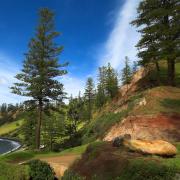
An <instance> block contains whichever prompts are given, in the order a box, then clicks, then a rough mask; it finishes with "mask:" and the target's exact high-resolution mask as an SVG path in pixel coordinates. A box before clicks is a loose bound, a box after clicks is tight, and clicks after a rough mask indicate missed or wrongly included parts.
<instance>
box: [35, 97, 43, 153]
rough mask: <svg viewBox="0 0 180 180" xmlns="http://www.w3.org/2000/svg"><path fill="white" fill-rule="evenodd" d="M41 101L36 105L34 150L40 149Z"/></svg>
mask: <svg viewBox="0 0 180 180" xmlns="http://www.w3.org/2000/svg"><path fill="white" fill-rule="evenodd" d="M42 106H43V104H42V100H39V105H38V121H37V127H36V149H37V150H39V149H40V142H41V122H42Z"/></svg>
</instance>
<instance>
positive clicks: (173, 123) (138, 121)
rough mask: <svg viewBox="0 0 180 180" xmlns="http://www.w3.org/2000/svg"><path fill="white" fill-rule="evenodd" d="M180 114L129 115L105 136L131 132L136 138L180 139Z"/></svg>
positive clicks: (111, 138) (113, 136) (107, 137)
mask: <svg viewBox="0 0 180 180" xmlns="http://www.w3.org/2000/svg"><path fill="white" fill-rule="evenodd" d="M179 129H180V115H157V116H129V117H127V118H126V119H124V120H123V121H121V122H120V123H117V124H115V125H114V126H113V127H112V128H111V129H110V130H109V132H108V133H107V134H106V136H105V137H104V140H105V141H112V140H113V139H114V138H115V137H117V136H121V135H124V134H130V135H131V137H132V138H134V139H144V140H158V139H161V140H167V141H171V142H173V141H180V130H179Z"/></svg>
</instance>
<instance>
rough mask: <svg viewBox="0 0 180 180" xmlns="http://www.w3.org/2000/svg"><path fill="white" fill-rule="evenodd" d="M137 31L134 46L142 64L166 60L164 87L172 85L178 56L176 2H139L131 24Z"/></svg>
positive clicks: (179, 19) (179, 17) (179, 16)
mask: <svg viewBox="0 0 180 180" xmlns="http://www.w3.org/2000/svg"><path fill="white" fill-rule="evenodd" d="M132 24H133V25H136V26H137V27H141V29H140V30H139V31H140V32H141V34H142V37H141V40H140V41H139V43H138V44H137V47H138V48H139V50H140V52H139V54H138V55H139V57H141V58H142V64H146V63H148V62H149V61H150V60H152V61H154V62H155V63H156V67H157V68H158V66H157V65H158V64H157V61H158V60H159V59H166V60H167V66H168V83H169V84H170V85H174V83H175V82H174V78H175V60H176V58H177V57H179V55H180V51H179V38H180V33H179V32H180V26H179V24H180V9H179V0H143V1H141V2H140V4H139V7H138V17H137V18H136V20H134V21H133V22H132Z"/></svg>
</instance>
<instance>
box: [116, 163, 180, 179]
mask: <svg viewBox="0 0 180 180" xmlns="http://www.w3.org/2000/svg"><path fill="white" fill-rule="evenodd" d="M176 172H177V170H176V168H175V167H167V166H164V165H162V164H160V163H157V162H153V161H149V162H148V161H144V160H133V161H132V162H130V164H129V165H128V166H127V167H126V168H125V169H124V171H122V172H121V173H122V175H121V176H120V177H117V178H116V180H129V179H131V180H174V177H175V175H176Z"/></svg>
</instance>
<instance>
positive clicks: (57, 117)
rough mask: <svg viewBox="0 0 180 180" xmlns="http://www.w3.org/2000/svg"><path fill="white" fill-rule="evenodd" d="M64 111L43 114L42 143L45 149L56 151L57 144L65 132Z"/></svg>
mask: <svg viewBox="0 0 180 180" xmlns="http://www.w3.org/2000/svg"><path fill="white" fill-rule="evenodd" d="M65 115H66V114H65V112H64V111H63V108H61V111H58V112H55V111H50V112H49V114H48V115H44V123H43V128H42V130H43V131H42V143H43V144H44V145H45V147H46V149H47V150H50V151H52V150H53V151H54V150H55V151H58V148H56V147H57V144H58V143H59V139H61V138H62V137H63V136H64V134H65V119H66V117H65Z"/></svg>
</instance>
